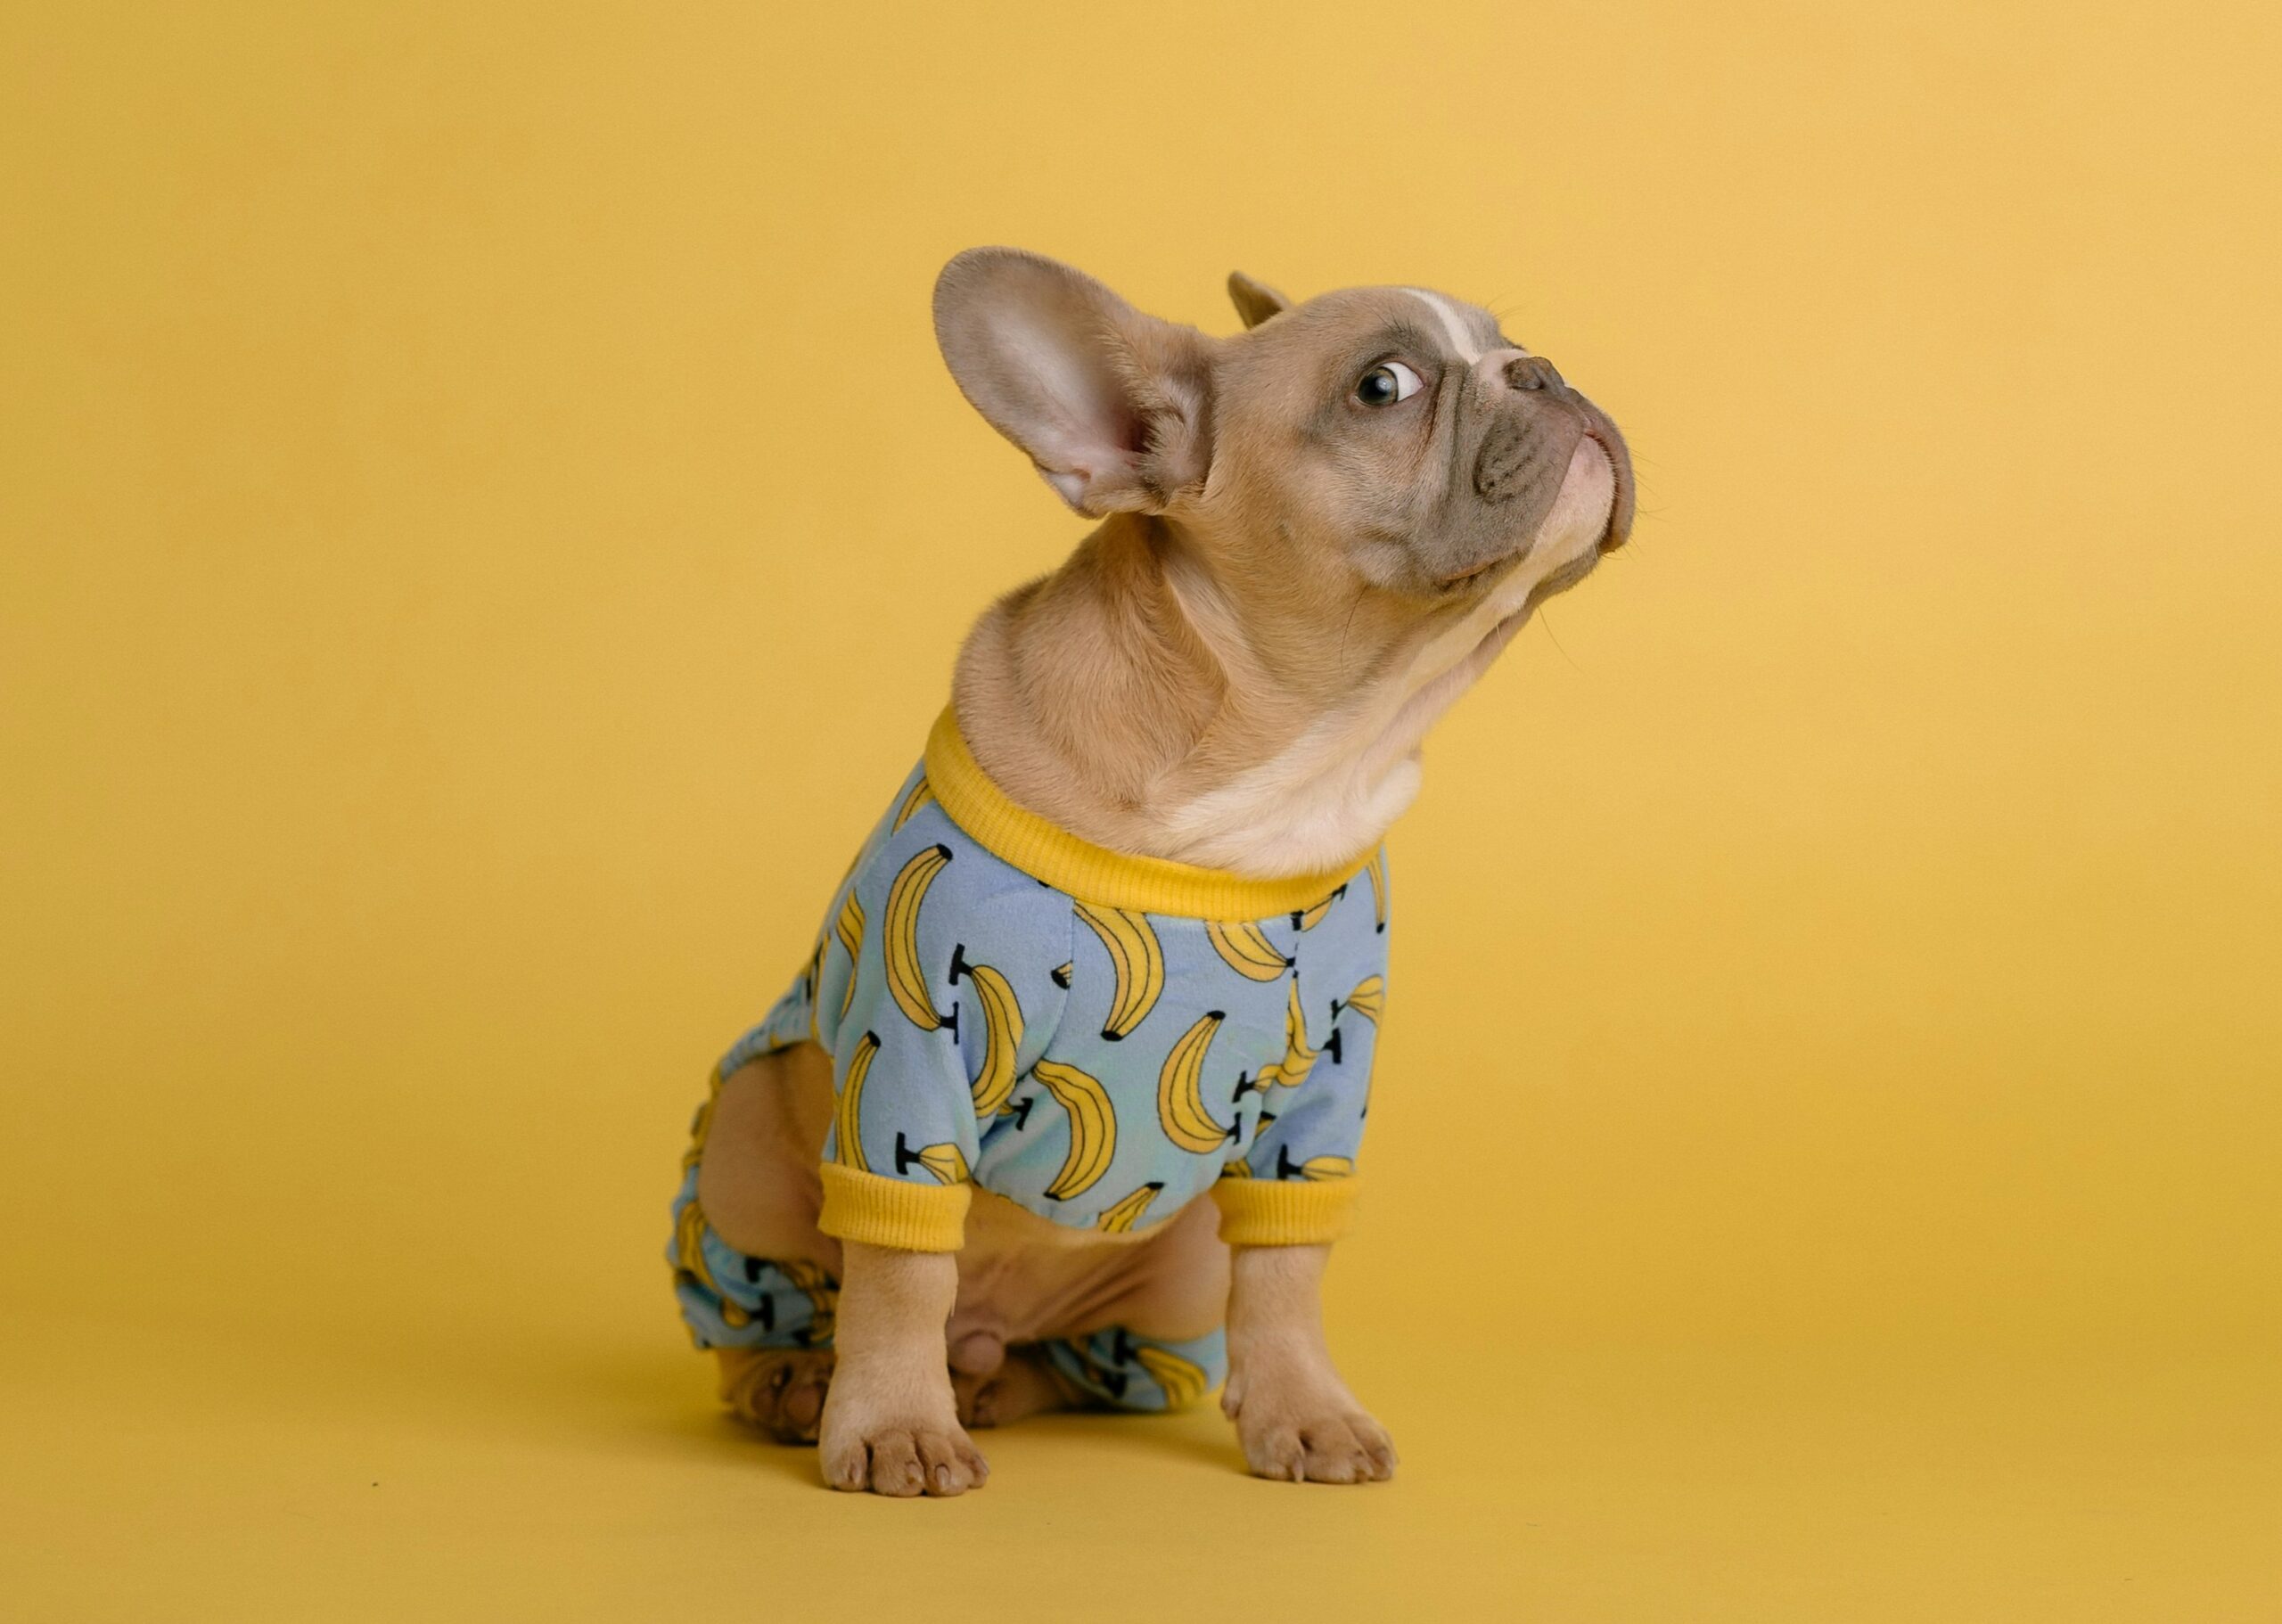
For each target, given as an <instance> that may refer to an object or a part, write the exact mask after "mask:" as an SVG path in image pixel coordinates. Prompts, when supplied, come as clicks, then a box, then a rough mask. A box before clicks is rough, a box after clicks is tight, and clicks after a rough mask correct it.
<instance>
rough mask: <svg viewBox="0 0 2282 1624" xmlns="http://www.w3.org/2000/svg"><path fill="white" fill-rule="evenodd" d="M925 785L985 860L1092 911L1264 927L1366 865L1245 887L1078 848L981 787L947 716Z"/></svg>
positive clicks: (1216, 872)
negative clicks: (1255, 922)
mask: <svg viewBox="0 0 2282 1624" xmlns="http://www.w3.org/2000/svg"><path fill="white" fill-rule="evenodd" d="M926 763H927V784H928V787H929V788H930V789H932V790H933V791H935V799H936V800H939V801H940V802H941V803H942V807H943V810H944V812H945V813H947V814H948V815H949V817H950V820H951V821H952V822H953V823H955V824H957V825H958V826H959V827H960V828H961V829H964V830H965V832H966V833H968V834H969V835H970V836H972V837H973V840H974V841H975V843H976V844H977V845H979V846H981V848H982V849H984V850H986V851H989V852H990V853H992V854H993V855H994V856H997V857H1002V858H1004V859H1005V860H1006V861H1007V862H1009V863H1012V864H1013V865H1014V866H1015V867H1016V868H1019V869H1021V870H1022V872H1023V873H1024V874H1029V875H1030V877H1031V878H1033V879H1038V880H1043V881H1045V882H1047V884H1048V885H1050V886H1052V887H1053V888H1054V889H1055V890H1058V891H1062V892H1065V893H1066V894H1068V895H1070V896H1071V897H1075V898H1078V899H1079V901H1081V902H1090V903H1093V904H1094V905H1095V906H1098V907H1107V908H1127V909H1130V910H1131V911H1133V912H1135V913H1138V914H1169V915H1173V916H1175V917H1177V918H1182V919H1269V918H1273V917H1274V916H1275V915H1278V914H1292V913H1301V912H1304V911H1306V910H1307V909H1309V908H1312V907H1314V906H1316V905H1317V903H1319V902H1321V901H1323V900H1324V899H1325V898H1327V897H1329V896H1330V895H1331V894H1332V893H1333V892H1334V891H1335V890H1338V889H1339V888H1340V887H1341V886H1342V885H1344V884H1346V883H1347V882H1349V881H1350V880H1352V879H1353V878H1354V877H1355V876H1356V875H1357V874H1360V873H1362V872H1363V870H1364V868H1365V867H1366V866H1367V865H1368V864H1369V863H1370V861H1371V859H1372V857H1373V856H1374V854H1373V853H1371V852H1365V853H1363V854H1362V855H1361V856H1360V857H1357V858H1356V859H1355V860H1354V861H1353V862H1351V863H1346V864H1342V865H1340V866H1339V867H1337V868H1332V869H1326V870H1325V871H1324V872H1323V873H1321V874H1295V875H1293V876H1292V877H1291V878H1289V879H1284V880H1249V879H1246V878H1245V877H1244V875H1242V874H1229V873H1227V872H1226V871H1225V870H1222V869H1218V868H1198V867H1195V866H1194V865H1191V864H1187V863H1174V862H1170V861H1169V860H1167V859H1166V858H1163V857H1136V856H1134V855H1133V854H1132V853H1130V852H1124V851H1112V850H1110V849H1108V848H1107V847H1104V846H1096V845H1095V844H1093V843H1092V842H1091V841H1081V840H1079V838H1078V837H1077V836H1076V835H1074V834H1071V833H1070V832H1069V831H1068V830H1066V829H1062V828H1059V827H1057V826H1055V824H1050V823H1048V822H1047V820H1046V819H1044V818H1042V817H1040V816H1038V814H1037V813H1035V812H1032V811H1030V810H1029V809H1028V808H1023V807H1018V806H1016V805H1015V804H1014V802H1013V801H1011V800H1007V799H1006V791H1003V790H1001V789H1000V788H999V787H998V786H997V784H995V783H991V782H990V778H989V775H988V774H986V773H985V772H984V771H983V770H982V767H981V764H980V763H978V762H977V761H976V760H975V759H974V757H973V754H972V753H971V752H970V751H969V750H967V747H966V740H965V738H963V737H961V736H960V734H959V724H958V718H956V716H954V715H952V714H951V712H950V711H949V710H948V709H947V710H945V711H944V712H943V714H942V715H941V716H940V717H938V718H936V720H935V728H934V731H933V732H932V733H931V734H928V735H927V754H926Z"/></svg>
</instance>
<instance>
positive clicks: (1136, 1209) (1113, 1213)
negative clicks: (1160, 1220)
mask: <svg viewBox="0 0 2282 1624" xmlns="http://www.w3.org/2000/svg"><path fill="white" fill-rule="evenodd" d="M1164 1187H1165V1185H1164V1181H1163V1180H1162V1179H1154V1180H1152V1181H1151V1182H1150V1183H1148V1184H1145V1185H1142V1186H1141V1187H1140V1188H1139V1189H1137V1190H1136V1191H1134V1192H1133V1193H1132V1194H1130V1195H1129V1196H1126V1197H1125V1198H1124V1199H1122V1200H1121V1201H1118V1202H1112V1203H1111V1205H1110V1206H1109V1207H1108V1208H1107V1209H1106V1210H1104V1212H1103V1213H1102V1215H1101V1217H1099V1218H1096V1219H1095V1220H1094V1227H1095V1228H1096V1229H1098V1230H1100V1231H1101V1232H1102V1233H1103V1234H1132V1233H1133V1226H1134V1225H1136V1224H1137V1223H1139V1222H1140V1221H1141V1215H1142V1214H1143V1213H1145V1212H1146V1211H1148V1210H1149V1203H1150V1202H1153V1201H1155V1200H1156V1199H1157V1192H1158V1191H1160V1190H1162V1189H1163V1188H1164Z"/></svg>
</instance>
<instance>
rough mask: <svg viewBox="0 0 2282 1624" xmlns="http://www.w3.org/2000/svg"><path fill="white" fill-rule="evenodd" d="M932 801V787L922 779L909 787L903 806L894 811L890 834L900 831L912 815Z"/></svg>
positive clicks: (933, 795) (933, 792)
mask: <svg viewBox="0 0 2282 1624" xmlns="http://www.w3.org/2000/svg"><path fill="white" fill-rule="evenodd" d="M934 799H935V790H934V786H933V785H932V784H930V783H928V782H927V781H926V780H925V779H924V778H922V779H921V780H920V781H919V782H918V783H915V784H913V785H912V786H911V793H910V794H908V795H907V796H905V797H904V798H903V805H901V806H899V807H898V808H896V809H895V823H894V824H892V825H891V832H892V830H893V829H900V828H902V827H903V826H904V825H905V824H907V823H909V822H910V821H911V816H912V814H913V813H915V812H916V811H918V810H919V808H922V807H923V806H925V805H926V804H927V803H928V802H929V801H931V800H934Z"/></svg>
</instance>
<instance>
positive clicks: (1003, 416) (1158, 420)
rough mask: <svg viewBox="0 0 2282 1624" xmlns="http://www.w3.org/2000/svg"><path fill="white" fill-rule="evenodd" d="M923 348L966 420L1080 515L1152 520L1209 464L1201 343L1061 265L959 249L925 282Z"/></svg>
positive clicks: (1207, 385)
mask: <svg viewBox="0 0 2282 1624" xmlns="http://www.w3.org/2000/svg"><path fill="white" fill-rule="evenodd" d="M935 339H936V341H937V342H938V343H939V344H940V345H941V346H942V350H943V359H944V361H945V362H946V363H947V364H948V365H949V367H950V369H951V376H952V377H953V378H955V379H956V380H957V381H958V386H959V389H960V390H961V392H963V393H964V394H965V396H966V398H967V399H968V400H970V401H971V402H973V405H974V408H975V410H977V411H978V412H981V414H982V415H983V417H984V418H985V419H986V420H987V421H988V422H989V424H990V426H991V427H992V428H994V429H997V431H999V432H1000V433H1001V434H1003V435H1005V436H1006V438H1007V439H1010V440H1012V441H1014V444H1015V445H1017V446H1019V447H1022V450H1023V451H1025V452H1027V453H1028V454H1029V455H1030V461H1031V462H1033V463H1037V464H1038V472H1039V473H1041V474H1043V475H1044V476H1045V477H1046V481H1047V484H1049V485H1051V486H1053V487H1054V488H1055V490H1057V491H1059V492H1060V493H1061V495H1062V498H1063V501H1065V502H1067V503H1069V504H1070V505H1071V507H1074V508H1076V509H1077V510H1078V511H1079V513H1088V514H1092V515H1094V516H1096V517H1098V516H1100V515H1103V514H1105V513H1162V512H1163V511H1164V510H1165V509H1166V508H1167V507H1169V506H1170V505H1171V504H1173V503H1174V502H1175V501H1176V500H1177V499H1178V497H1179V496H1180V495H1181V494H1182V493H1183V492H1184V491H1187V490H1191V489H1193V488H1198V487H1201V486H1202V485H1203V482H1204V476H1205V473H1206V472H1207V471H1208V470H1209V469H1210V468H1211V461H1212V446H1211V390H1212V365H1211V347H1212V343H1213V340H1211V339H1208V338H1206V337H1205V336H1204V335H1203V333H1201V332H1197V331H1196V330H1195V329H1194V328H1193V327H1182V326H1177V325H1175V324H1173V323H1171V322H1166V321H1160V320H1158V319H1157V318H1156V317H1155V316H1145V315H1143V314H1142V313H1141V312H1140V311H1138V310H1136V309H1135V308H1133V307H1132V306H1130V305H1129V304H1127V303H1126V302H1125V301H1124V300H1123V299H1120V298H1119V297H1118V296H1117V295H1116V294H1114V293H1112V292H1111V291H1109V290H1108V289H1107V288H1105V287H1104V286H1103V285H1102V284H1101V283H1098V282H1096V281H1095V280H1094V279H1093V278H1092V277H1090V276H1088V275H1084V274H1083V273H1081V272H1079V271H1074V270H1072V269H1071V268H1070V267H1068V266H1066V265H1063V264H1060V263H1058V262H1056V261H1055V260H1052V259H1047V258H1043V257H1042V256H1040V255H1038V254H1030V253H1024V252H1022V250H1019V249H1011V248H976V249H969V250H967V251H966V252H965V253H963V254H961V255H959V256H958V258H956V259H954V260H952V261H951V262H950V263H949V264H948V265H947V266H945V267H943V274H942V275H940V277H938V278H937V279H936V282H935Z"/></svg>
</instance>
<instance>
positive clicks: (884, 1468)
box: [817, 1370, 990, 1497]
mask: <svg viewBox="0 0 2282 1624" xmlns="http://www.w3.org/2000/svg"><path fill="white" fill-rule="evenodd" d="M881 1399H882V1401H876V1402H875V1401H874V1399H873V1398H871V1397H870V1396H868V1395H866V1394H862V1393H860V1392H857V1391H853V1390H850V1383H849V1381H848V1374H847V1373H846V1372H845V1371H844V1370H843V1371H842V1372H841V1374H840V1375H839V1377H838V1378H837V1379H836V1380H835V1381H834V1382H833V1388H832V1396H831V1398H829V1399H828V1400H826V1402H825V1410H824V1431H823V1434H822V1436H821V1437H819V1438H818V1439H817V1460H818V1462H819V1463H820V1464H822V1466H823V1467H824V1480H825V1482H827V1483H829V1484H831V1485H832V1486H833V1488H834V1489H848V1490H850V1492H860V1491H862V1490H864V1489H870V1490H871V1491H872V1492H873V1493H874V1494H883V1495H895V1496H899V1497H908V1496H911V1495H920V1494H925V1495H939V1496H940V1495H956V1494H965V1492H966V1491H967V1490H968V1489H980V1488H981V1487H982V1485H983V1484H984V1483H985V1482H986V1481H987V1480H989V1476H990V1466H989V1463H988V1462H987V1461H985V1460H984V1459H983V1458H982V1451H981V1450H980V1449H978V1448H975V1447H974V1444H973V1440H971V1439H969V1438H968V1437H967V1435H966V1429H965V1427H962V1426H961V1425H959V1422H958V1415H957V1414H956V1411H955V1410H954V1409H953V1408H952V1405H951V1398H950V1394H949V1392H948V1383H947V1384H946V1390H945V1391H944V1392H943V1394H942V1395H941V1399H940V1403H939V1402H937V1401H936V1400H935V1399H934V1398H932V1396H930V1397H928V1398H914V1397H913V1396H911V1395H908V1394H895V1395H892V1396H891V1395H886V1394H882V1395H881Z"/></svg>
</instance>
